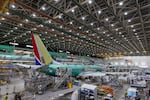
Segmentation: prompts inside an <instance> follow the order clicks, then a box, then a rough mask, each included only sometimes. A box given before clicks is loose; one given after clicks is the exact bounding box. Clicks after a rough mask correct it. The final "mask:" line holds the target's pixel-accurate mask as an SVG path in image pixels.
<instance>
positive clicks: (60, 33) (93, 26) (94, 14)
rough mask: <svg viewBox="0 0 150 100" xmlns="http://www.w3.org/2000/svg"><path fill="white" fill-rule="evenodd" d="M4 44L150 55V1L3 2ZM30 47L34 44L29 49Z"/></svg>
mask: <svg viewBox="0 0 150 100" xmlns="http://www.w3.org/2000/svg"><path fill="white" fill-rule="evenodd" d="M0 6H1V8H0V14H1V20H0V44H9V45H10V44H12V43H18V44H19V45H18V46H19V47H25V46H27V45H28V46H29V45H32V42H31V34H33V33H34V34H39V35H40V37H41V38H42V40H43V42H44V44H45V45H46V47H47V48H48V50H49V51H59V50H61V51H63V52H69V53H73V54H79V55H89V56H97V57H107V56H121V55H149V54H150V0H1V4H0ZM29 47H30V46H29Z"/></svg>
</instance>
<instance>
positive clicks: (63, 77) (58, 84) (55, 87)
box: [54, 69, 72, 89]
mask: <svg viewBox="0 0 150 100" xmlns="http://www.w3.org/2000/svg"><path fill="white" fill-rule="evenodd" d="M71 72H72V71H71V69H69V70H68V71H67V72H66V73H65V74H64V75H63V76H62V77H60V79H59V80H57V81H56V83H55V85H54V89H58V88H59V86H60V85H61V84H62V83H63V82H64V81H65V80H66V79H67V78H68V77H69V76H70V75H71Z"/></svg>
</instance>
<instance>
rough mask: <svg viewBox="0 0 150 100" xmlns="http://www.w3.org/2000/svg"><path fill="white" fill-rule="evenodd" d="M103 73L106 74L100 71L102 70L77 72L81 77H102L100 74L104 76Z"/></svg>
mask: <svg viewBox="0 0 150 100" xmlns="http://www.w3.org/2000/svg"><path fill="white" fill-rule="evenodd" d="M105 75H106V74H105V73H102V72H83V73H81V74H79V76H81V77H89V76H93V77H98V76H99V77H102V76H105Z"/></svg>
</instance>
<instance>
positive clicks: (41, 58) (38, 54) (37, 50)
mask: <svg viewBox="0 0 150 100" xmlns="http://www.w3.org/2000/svg"><path fill="white" fill-rule="evenodd" d="M32 45H33V49H34V55H35V61H36V65H42V64H44V65H48V64H50V63H52V61H53V59H52V57H51V56H50V54H49V53H48V50H47V49H46V47H45V46H44V44H43V42H42V40H41V39H40V37H39V36H38V35H36V34H32Z"/></svg>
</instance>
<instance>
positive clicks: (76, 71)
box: [42, 64, 102, 77]
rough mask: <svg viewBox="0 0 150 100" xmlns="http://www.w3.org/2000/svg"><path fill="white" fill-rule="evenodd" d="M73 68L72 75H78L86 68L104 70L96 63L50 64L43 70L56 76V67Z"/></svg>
mask: <svg viewBox="0 0 150 100" xmlns="http://www.w3.org/2000/svg"><path fill="white" fill-rule="evenodd" d="M57 68H60V69H64V70H65V69H71V70H72V77H76V76H78V75H79V74H80V73H81V72H84V71H85V70H86V69H94V70H95V71H102V69H101V67H100V66H96V65H67V64H51V65H49V66H48V69H46V70H43V71H42V72H45V73H46V74H48V75H52V76H55V73H56V69H57Z"/></svg>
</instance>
